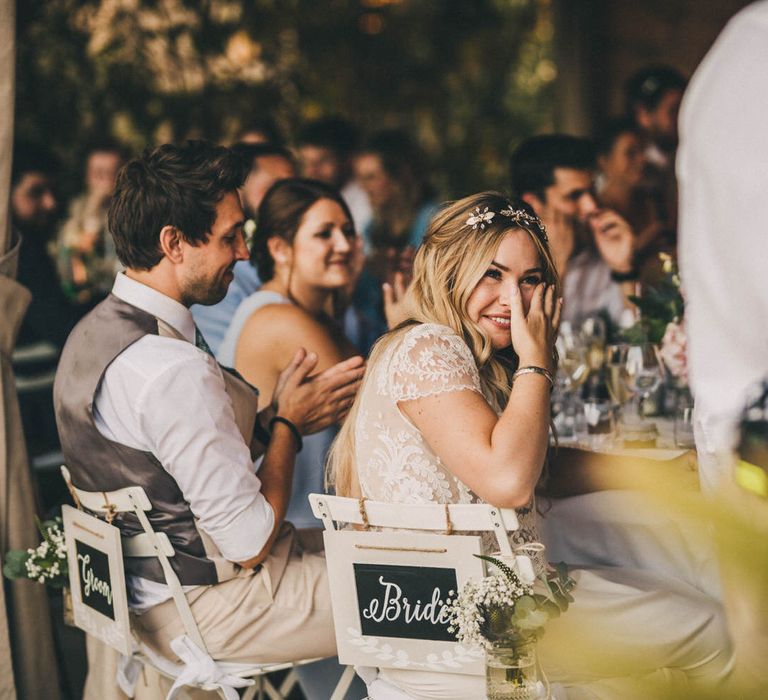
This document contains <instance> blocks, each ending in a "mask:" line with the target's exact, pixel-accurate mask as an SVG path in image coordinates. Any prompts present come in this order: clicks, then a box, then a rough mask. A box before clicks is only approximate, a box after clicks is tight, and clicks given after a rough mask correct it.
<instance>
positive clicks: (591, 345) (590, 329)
mask: <svg viewBox="0 0 768 700" xmlns="http://www.w3.org/2000/svg"><path fill="white" fill-rule="evenodd" d="M579 335H580V336H581V339H582V341H583V342H584V345H585V346H586V348H587V365H588V366H589V370H590V372H599V371H600V370H601V369H602V368H603V363H604V362H605V336H606V329H605V321H604V320H603V319H602V318H600V317H599V316H589V317H588V318H586V319H584V321H582V323H581V330H580V332H579Z"/></svg>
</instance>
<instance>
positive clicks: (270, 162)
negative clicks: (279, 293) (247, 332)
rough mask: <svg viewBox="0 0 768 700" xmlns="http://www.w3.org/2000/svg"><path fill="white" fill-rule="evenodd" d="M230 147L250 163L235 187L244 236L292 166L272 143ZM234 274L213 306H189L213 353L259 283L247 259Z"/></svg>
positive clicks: (288, 157)
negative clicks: (241, 182)
mask: <svg viewBox="0 0 768 700" xmlns="http://www.w3.org/2000/svg"><path fill="white" fill-rule="evenodd" d="M231 150H233V151H235V153H238V154H239V155H240V156H241V157H242V158H243V159H245V160H246V161H248V162H250V165H251V169H250V171H249V173H248V177H247V178H246V180H245V183H244V184H243V186H242V187H241V188H240V190H239V192H240V200H241V202H242V206H243V211H244V212H245V215H246V217H248V219H250V222H248V221H246V235H249V234H252V233H253V229H254V227H255V218H256V212H257V211H258V208H259V205H260V204H261V200H262V199H263V198H264V195H265V194H266V192H267V190H268V189H269V188H270V187H271V186H272V185H273V184H274V183H275V182H277V181H278V180H282V179H284V178H288V177H293V176H294V175H295V174H296V166H295V164H294V161H293V156H291V153H290V152H289V151H288V150H287V149H285V148H283V147H282V146H276V145H274V144H269V143H236V144H235V145H234V146H232V147H231ZM234 274H235V278H234V280H233V281H232V284H230V285H229V289H228V290H227V295H226V296H225V297H224V299H223V300H222V301H220V302H219V303H218V304H214V305H213V306H202V305H199V304H198V305H195V306H193V307H192V309H191V311H192V316H193V318H194V319H195V323H196V324H197V327H198V328H199V329H200V332H201V333H202V334H203V337H204V338H205V340H206V342H207V343H208V346H209V347H210V348H211V350H213V352H214V353H215V352H217V351H218V349H219V346H220V345H221V341H222V340H223V339H224V334H225V333H226V332H227V328H228V327H229V324H230V322H231V321H232V317H233V316H234V314H235V311H237V307H238V306H240V302H242V301H243V299H245V298H246V297H247V296H248V295H250V294H253V292H255V291H256V290H257V289H258V288H259V285H260V281H259V276H258V275H257V274H256V268H254V267H253V266H252V265H251V264H249V263H248V262H247V261H240V262H238V263H236V264H235V268H234Z"/></svg>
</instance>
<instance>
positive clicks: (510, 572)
mask: <svg viewBox="0 0 768 700" xmlns="http://www.w3.org/2000/svg"><path fill="white" fill-rule="evenodd" d="M480 558H481V559H484V560H485V561H486V562H488V563H489V564H490V565H491V566H490V567H489V568H490V569H491V573H490V575H489V576H486V577H484V578H482V579H480V580H479V581H475V580H470V581H467V582H466V583H465V584H464V585H463V586H462V587H461V589H460V590H459V591H458V593H457V594H456V597H455V598H453V599H451V600H450V601H449V611H450V627H449V631H451V632H453V633H455V634H456V636H457V638H458V640H459V641H460V642H461V643H463V644H466V645H468V646H471V647H475V648H478V647H479V648H483V649H484V650H485V655H486V694H487V697H488V699H489V700H536V699H538V698H544V697H547V696H548V692H547V689H546V678H545V677H544V676H543V674H540V673H539V669H538V663H537V661H536V640H537V639H538V638H539V637H540V636H541V635H542V634H543V633H544V627H545V625H546V623H547V621H548V620H549V619H550V618H553V617H557V616H559V615H560V614H561V613H562V612H564V611H565V610H567V608H568V605H569V603H571V602H573V597H572V596H571V594H570V592H571V590H572V589H573V587H574V585H575V583H574V581H573V579H571V578H570V577H569V576H568V572H567V569H566V567H565V565H563V564H559V565H557V566H556V567H554V568H552V569H549V570H548V571H547V572H545V573H544V574H542V575H541V576H539V577H538V578H537V579H535V580H530V581H528V580H524V579H523V578H522V577H521V576H520V575H519V574H518V573H517V572H516V571H515V570H514V568H512V566H509V565H508V564H507V563H506V562H505V561H502V558H497V557H491V556H485V555H482V556H480ZM540 676H541V677H540Z"/></svg>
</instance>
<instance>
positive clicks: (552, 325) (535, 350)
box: [509, 283, 563, 371]
mask: <svg viewBox="0 0 768 700" xmlns="http://www.w3.org/2000/svg"><path fill="white" fill-rule="evenodd" d="M562 305H563V300H562V299H555V288H554V287H553V286H551V285H550V286H547V285H546V284H544V283H542V284H539V285H537V286H536V289H535V290H534V292H533V297H532V298H531V305H530V307H529V308H528V315H527V316H526V314H525V310H524V309H523V299H522V297H521V296H520V289H519V288H518V286H517V284H513V285H511V286H510V293H509V307H510V316H511V318H510V325H509V332H510V335H511V337H512V347H513V348H514V350H515V352H516V353H517V356H518V358H520V366H521V367H526V366H535V367H544V368H545V369H548V370H550V371H554V369H555V368H554V367H553V362H552V355H553V353H552V350H553V347H554V344H555V339H556V337H557V327H558V326H559V324H560V311H561V309H562Z"/></svg>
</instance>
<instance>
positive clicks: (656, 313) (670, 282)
mask: <svg viewBox="0 0 768 700" xmlns="http://www.w3.org/2000/svg"><path fill="white" fill-rule="evenodd" d="M660 257H661V260H662V262H663V263H664V275H663V277H662V278H661V279H660V280H659V281H658V282H657V283H656V285H655V286H653V287H650V286H649V287H646V288H645V289H643V293H642V296H639V297H638V296H631V297H629V300H630V301H631V302H632V303H633V304H634V305H635V306H637V308H638V309H639V311H640V320H639V321H638V322H637V323H636V324H635V325H634V326H632V327H631V328H628V329H626V330H624V331H622V333H621V338H622V340H623V341H624V342H626V343H660V342H661V339H662V338H663V337H664V333H665V331H666V329H667V325H668V324H669V323H671V322H672V321H679V320H680V319H681V318H682V317H683V312H684V311H685V302H684V300H683V296H682V294H681V293H680V277H679V273H678V270H677V266H676V265H675V264H674V262H673V261H672V259H671V258H670V257H669V256H668V255H665V254H662V255H661V256H660Z"/></svg>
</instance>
